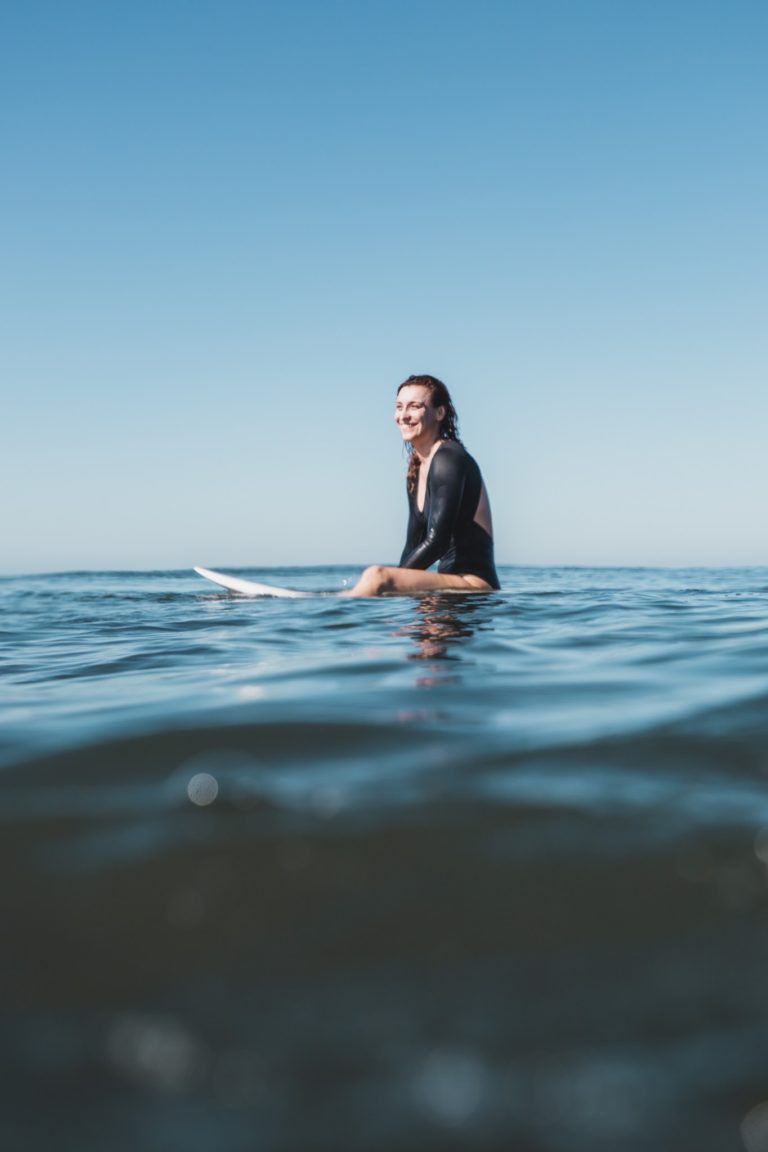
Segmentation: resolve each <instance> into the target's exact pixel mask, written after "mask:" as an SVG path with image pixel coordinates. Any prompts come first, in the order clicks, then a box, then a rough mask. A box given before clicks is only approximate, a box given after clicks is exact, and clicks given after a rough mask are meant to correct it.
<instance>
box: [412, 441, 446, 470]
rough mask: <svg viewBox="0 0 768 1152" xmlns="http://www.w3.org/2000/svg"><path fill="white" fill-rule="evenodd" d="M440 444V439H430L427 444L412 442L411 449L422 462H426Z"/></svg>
mask: <svg viewBox="0 0 768 1152" xmlns="http://www.w3.org/2000/svg"><path fill="white" fill-rule="evenodd" d="M441 444H442V440H440V439H439V438H438V439H437V440H431V441H430V442H429V443H428V444H414V445H413V451H414V453H415V455H416V456H418V458H419V460H420V462H421V463H422V464H428V463H429V461H430V460H431V459H432V457H433V456H434V454H435V452H437V450H438V448H439V447H440V445H441Z"/></svg>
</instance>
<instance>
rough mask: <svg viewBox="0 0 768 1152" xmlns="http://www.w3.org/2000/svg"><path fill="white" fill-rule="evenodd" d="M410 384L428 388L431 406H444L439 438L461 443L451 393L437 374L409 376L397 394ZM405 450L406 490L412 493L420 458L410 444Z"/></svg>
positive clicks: (417, 476)
mask: <svg viewBox="0 0 768 1152" xmlns="http://www.w3.org/2000/svg"><path fill="white" fill-rule="evenodd" d="M411 384H415V385H417V386H419V387H421V388H426V389H427V390H428V392H429V394H430V395H429V398H430V401H431V403H432V407H433V408H445V416H444V417H443V419H442V420H441V421H440V439H441V440H455V441H456V443H457V444H461V440H460V439H459V417H458V416H457V414H456V409H455V408H454V406H453V401H452V400H451V394H450V392H449V391H448V389H447V388H446V386H445V384H443V382H442V380H438V378H437V376H409V377H408V379H407V380H403V382H402V384H401V385H400V386H399V388H398V389H397V392H398V395H399V394H400V392H401V390H402V389H403V388H407V387H408V386H409V385H411ZM406 451H407V452H408V454H409V456H410V460H409V461H408V478H407V482H408V491H409V493H413V492H415V490H416V483H417V481H418V478H419V468H420V467H421V460H420V459H419V457H418V456H417V454H416V453H415V452H414V450H413V447H412V445H410V444H408V445H406Z"/></svg>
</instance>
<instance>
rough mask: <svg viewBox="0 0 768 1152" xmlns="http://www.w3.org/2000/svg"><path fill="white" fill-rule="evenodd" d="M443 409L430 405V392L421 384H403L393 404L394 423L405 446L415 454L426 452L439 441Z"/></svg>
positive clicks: (443, 414) (443, 416) (443, 415)
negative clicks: (409, 447) (413, 449)
mask: <svg viewBox="0 0 768 1152" xmlns="http://www.w3.org/2000/svg"><path fill="white" fill-rule="evenodd" d="M444 419H445V408H444V407H443V406H442V404H441V405H439V406H438V407H437V408H435V407H433V404H432V392H431V391H430V389H429V388H426V387H425V386H424V385H423V384H404V385H403V387H402V388H401V389H400V391H399V392H398V394H397V400H396V402H395V423H396V424H397V426H398V428H399V429H400V434H401V436H402V437H403V440H404V442H405V443H406V444H410V445H411V446H412V447H413V448H415V449H416V451H417V452H419V453H422V452H424V451H428V450H429V449H430V448H431V447H432V445H433V444H434V443H435V442H436V441H437V440H439V439H440V425H441V424H442V422H443V420H444Z"/></svg>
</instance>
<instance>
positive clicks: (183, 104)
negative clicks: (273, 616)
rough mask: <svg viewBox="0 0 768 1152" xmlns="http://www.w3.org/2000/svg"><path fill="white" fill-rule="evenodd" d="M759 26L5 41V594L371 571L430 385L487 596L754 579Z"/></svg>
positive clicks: (421, 17)
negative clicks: (555, 586)
mask: <svg viewBox="0 0 768 1152" xmlns="http://www.w3.org/2000/svg"><path fill="white" fill-rule="evenodd" d="M767 54H768V6H766V5H765V4H763V3H762V2H757V0H755V2H748V0H736V2H732V3H725V2H720V3H707V2H706V0H699V2H695V3H694V2H685V0H681V2H673V3H654V2H652V0H651V2H649V0H644V2H639V0H638V2H636V3H631V2H627V0H610V2H609V0H605V2H598V0H583V2H579V0H530V2H525V3H523V2H518V3H515V2H514V0H506V2H497V0H473V2H469V0H466V2H464V0H462V2H457V0H407V2H405V0H387V2H385V0H377V2H372V0H276V2H272V0H270V2H261V0H251V2H249V3H244V2H241V0H228V2H219V3H212V2H210V3H209V2H203V0H198V2H192V0H187V2H181V0H156V2H154V3H148V2H145V0H138V2H137V0H133V2H132V3H130V4H126V3H117V2H110V0H99V2H89V3H84V2H81V0H70V2H68V3H66V4H61V3H59V2H55V3H54V2H44V0H23V2H22V0H17V2H15V3H14V2H8V0H7V2H6V3H5V4H3V5H2V7H1V8H0V133H1V137H0V139H1V145H2V161H3V164H2V167H3V179H2V181H0V220H1V221H2V231H1V233H0V262H1V265H2V269H3V275H2V277H1V278H0V329H1V331H2V338H1V339H0V393H1V395H2V400H1V402H0V427H1V428H2V444H3V448H2V454H1V455H0V483H1V484H2V492H3V497H2V504H1V505H0V506H1V507H2V511H3V515H2V533H1V537H2V538H1V539H0V572H5V573H12V572H23V571H46V570H58V569H66V568H87V567H94V568H100V567H105V568H108V567H115V568H155V567H183V566H186V565H191V564H194V563H202V564H207V565H209V566H213V567H225V566H235V565H238V566H239V565H254V566H260V565H273V564H316V563H317V564H327V563H335V562H339V563H347V562H349V563H361V564H362V563H372V562H387V561H390V562H391V561H394V560H396V558H397V556H398V555H399V551H400V548H401V545H402V537H403V534H404V529H405V495H404V480H403V475H404V468H405V462H404V459H403V456H402V451H401V448H400V445H399V437H398V434H397V432H396V430H395V428H394V424H393V422H392V413H393V404H394V392H395V389H396V386H397V384H398V383H399V382H400V381H401V380H402V379H403V378H404V377H405V376H407V375H409V374H410V373H411V372H432V373H434V374H436V375H440V376H442V377H443V378H444V379H445V380H446V382H447V383H448V385H449V387H450V388H451V389H452V391H453V394H454V399H455V401H456V405H457V408H458V410H459V415H460V418H461V429H462V434H463V437H464V440H465V442H466V444H467V446H468V448H469V449H470V451H472V452H473V454H474V455H475V456H476V457H477V458H478V460H479V462H480V464H481V467H482V469H483V472H484V475H485V478H486V481H487V484H488V487H489V490H490V493H491V498H492V503H493V512H494V520H495V527H496V540H497V558H498V559H499V561H500V562H502V563H524V564H535V563H545V564H549V563H571V564H593V563H594V564H669V565H677V564H681V565H686V564H766V563H768V536H767V535H766V531H765V524H766V515H765V509H764V505H765V498H766V492H767V491H768V464H767V463H766V460H768V453H767V452H766V432H767V431H768V381H767V380H766V376H767V372H766V365H767V364H768V322H767V321H768V316H767V315H766V313H767V312H768V307H767V305H768V209H767V207H766V206H767V205H768V158H767V150H766V148H765V139H766V134H767V129H768V125H767V123H766V121H767V120H768V72H767V70H766V68H765V60H766V57H767Z"/></svg>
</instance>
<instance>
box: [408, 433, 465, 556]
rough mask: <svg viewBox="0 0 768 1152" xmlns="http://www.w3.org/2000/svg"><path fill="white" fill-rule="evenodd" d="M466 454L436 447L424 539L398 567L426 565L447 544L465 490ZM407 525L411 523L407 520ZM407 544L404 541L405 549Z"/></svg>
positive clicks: (431, 472) (439, 554)
mask: <svg viewBox="0 0 768 1152" xmlns="http://www.w3.org/2000/svg"><path fill="white" fill-rule="evenodd" d="M465 460H466V456H465V455H464V454H463V453H461V454H459V453H458V452H451V451H445V449H443V448H439V449H438V451H437V452H436V453H435V455H434V456H433V457H432V463H431V465H430V469H429V478H428V481H427V482H428V484H429V522H428V523H427V531H426V533H425V535H424V539H423V540H422V541H421V543H420V544H418V545H417V546H416V547H415V548H413V549H412V550H411V551H410V552H408V554H407V555H406V553H405V552H404V553H403V556H402V558H401V560H400V567H401V568H429V566H430V565H431V564H434V563H435V561H436V560H439V559H440V558H441V556H443V555H444V554H445V553H446V552H447V551H448V548H449V547H450V543H451V537H452V536H453V526H454V524H455V523H456V515H457V513H458V511H459V506H460V504H461V497H462V495H463V493H464V481H465V478H466V468H465V463H464V462H465ZM409 528H410V523H409ZM407 547H408V545H407V543H406V549H407Z"/></svg>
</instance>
